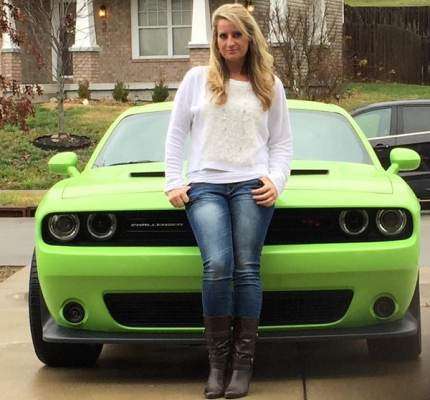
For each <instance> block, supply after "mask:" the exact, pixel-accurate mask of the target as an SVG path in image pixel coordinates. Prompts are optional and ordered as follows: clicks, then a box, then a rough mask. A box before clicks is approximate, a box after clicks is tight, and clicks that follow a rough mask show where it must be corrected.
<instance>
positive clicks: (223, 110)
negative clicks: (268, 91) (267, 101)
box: [165, 66, 292, 194]
mask: <svg viewBox="0 0 430 400" xmlns="http://www.w3.org/2000/svg"><path fill="white" fill-rule="evenodd" d="M207 69H208V68H207V67H201V66H200V67H194V68H192V69H190V70H189V71H188V72H187V73H186V75H185V77H184V79H183V81H182V82H181V84H180V86H179V88H178V91H177V93H176V96H175V101H174V106H173V111H172V114H171V118H170V123H169V128H168V131H167V138H166V158H165V161H166V186H165V190H166V191H168V190H171V189H174V188H177V187H181V186H183V185H185V181H184V179H183V177H182V163H183V160H184V148H185V147H186V145H185V142H186V139H187V137H188V135H189V137H190V139H191V140H190V146H189V147H190V148H189V152H188V153H189V154H188V171H187V178H188V179H187V180H188V182H208V183H231V182H239V181H244V180H248V179H254V178H259V177H262V176H267V177H269V179H271V180H272V181H273V183H274V184H275V186H276V188H277V190H278V194H280V193H281V192H282V190H283V188H284V186H285V181H286V179H287V177H288V175H289V173H290V161H291V157H292V140H291V128H290V121H289V114H288V109H287V103H286V98H285V92H284V88H283V85H282V82H281V81H280V80H279V78H277V77H275V97H274V100H273V102H272V106H271V108H270V109H269V110H268V111H265V112H264V111H263V108H262V105H261V102H260V101H259V99H258V98H257V96H256V95H255V94H254V92H253V90H252V86H251V83H250V82H243V81H237V80H234V79H230V80H229V84H228V88H227V95H228V96H227V102H226V103H225V104H224V105H222V106H217V105H215V104H213V103H212V102H210V95H209V93H208V92H209V91H208V89H207V87H206V82H207Z"/></svg>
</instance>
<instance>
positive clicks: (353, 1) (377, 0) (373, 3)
mask: <svg viewBox="0 0 430 400" xmlns="http://www.w3.org/2000/svg"><path fill="white" fill-rule="evenodd" d="M345 4H347V5H349V6H352V7H416V6H430V0H345Z"/></svg>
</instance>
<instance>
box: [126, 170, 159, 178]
mask: <svg viewBox="0 0 430 400" xmlns="http://www.w3.org/2000/svg"><path fill="white" fill-rule="evenodd" d="M130 178H164V172H163V171H156V172H130Z"/></svg>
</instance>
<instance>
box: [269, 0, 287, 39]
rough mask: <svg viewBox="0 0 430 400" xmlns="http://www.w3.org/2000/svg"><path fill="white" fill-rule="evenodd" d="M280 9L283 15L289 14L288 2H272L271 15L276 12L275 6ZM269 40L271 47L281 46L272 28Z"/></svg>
mask: <svg viewBox="0 0 430 400" xmlns="http://www.w3.org/2000/svg"><path fill="white" fill-rule="evenodd" d="M276 5H277V6H278V7H279V12H280V13H281V15H285V16H286V15H287V12H288V6H287V0H270V15H272V13H274V12H275V6H276ZM269 38H270V39H269V40H270V45H272V46H277V45H278V46H279V45H280V44H281V42H280V41H278V40H277V38H276V35H275V32H273V30H272V27H271V26H270V33H269Z"/></svg>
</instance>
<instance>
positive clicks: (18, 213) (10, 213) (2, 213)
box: [0, 207, 37, 218]
mask: <svg viewBox="0 0 430 400" xmlns="http://www.w3.org/2000/svg"><path fill="white" fill-rule="evenodd" d="M36 209H37V207H0V218H2V217H3V218H16V217H27V218H28V217H30V218H32V217H34V215H35V214H36Z"/></svg>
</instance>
